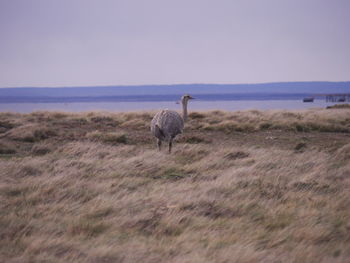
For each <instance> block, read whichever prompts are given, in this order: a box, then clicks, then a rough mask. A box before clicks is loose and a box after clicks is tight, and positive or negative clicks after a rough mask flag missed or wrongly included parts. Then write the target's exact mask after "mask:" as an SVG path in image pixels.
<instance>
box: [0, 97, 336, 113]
mask: <svg viewBox="0 0 350 263" xmlns="http://www.w3.org/2000/svg"><path fill="white" fill-rule="evenodd" d="M334 104H336V103H332V102H326V101H325V100H315V101H314V102H313V103H304V102H302V101H301V100H232V101H204V100H203V101H202V100H193V101H191V102H190V105H189V109H190V110H196V111H200V110H203V111H205V110H229V111H236V110H248V109H257V110H269V109H285V110H296V109H308V108H325V107H327V106H330V105H334ZM166 108H167V109H180V108H181V106H180V105H179V104H176V103H175V102H174V101H147V102H142V101H141V102H72V103H0V111H1V112H5V111H11V112H20V113H30V112H33V111H40V110H45V111H47V110H48V111H71V112H81V111H140V110H158V109H166Z"/></svg>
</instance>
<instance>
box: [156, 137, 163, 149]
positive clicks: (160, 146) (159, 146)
mask: <svg viewBox="0 0 350 263" xmlns="http://www.w3.org/2000/svg"><path fill="white" fill-rule="evenodd" d="M157 144H158V150H159V151H160V150H161V149H162V141H161V140H159V139H158V140H157Z"/></svg>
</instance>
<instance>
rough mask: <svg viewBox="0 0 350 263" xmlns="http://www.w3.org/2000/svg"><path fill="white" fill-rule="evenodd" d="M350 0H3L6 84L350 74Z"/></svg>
mask: <svg viewBox="0 0 350 263" xmlns="http://www.w3.org/2000/svg"><path fill="white" fill-rule="evenodd" d="M349 14H350V1H348V0H138V1H137V0H0V37H1V39H0V87H12V86H77V85H80V86H84V85H89V86H90V85H122V84H127V85H129V84H131V85H134V84H173V83H256V82H275V81H313V80H329V81H348V80H350V78H349V76H350V74H349V69H350V18H349Z"/></svg>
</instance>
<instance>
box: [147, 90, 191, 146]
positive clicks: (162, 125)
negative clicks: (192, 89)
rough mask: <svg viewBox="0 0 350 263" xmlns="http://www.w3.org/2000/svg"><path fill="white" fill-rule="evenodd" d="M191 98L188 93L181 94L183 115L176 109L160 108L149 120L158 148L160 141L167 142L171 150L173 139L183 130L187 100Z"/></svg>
mask: <svg viewBox="0 0 350 263" xmlns="http://www.w3.org/2000/svg"><path fill="white" fill-rule="evenodd" d="M189 99H193V98H192V97H191V96H190V95H184V96H182V99H181V101H182V106H183V112H182V113H183V115H182V116H181V115H180V114H179V113H177V112H176V111H172V110H167V109H166V110H162V111H160V112H158V113H157V114H156V115H155V116H154V117H153V119H152V121H151V132H152V134H153V135H154V136H155V137H156V138H157V141H158V148H159V150H160V148H161V144H162V141H166V142H168V143H169V153H170V152H171V147H172V142H173V139H174V138H175V137H176V136H177V135H178V134H180V133H182V132H183V129H184V122H185V120H186V119H187V102H188V100H189Z"/></svg>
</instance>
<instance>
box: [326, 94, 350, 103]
mask: <svg viewBox="0 0 350 263" xmlns="http://www.w3.org/2000/svg"><path fill="white" fill-rule="evenodd" d="M325 96H326V101H327V102H345V101H350V93H343V94H325Z"/></svg>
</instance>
